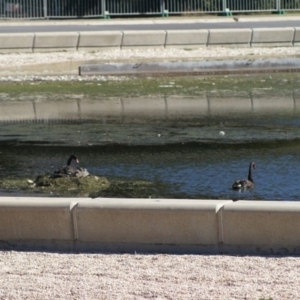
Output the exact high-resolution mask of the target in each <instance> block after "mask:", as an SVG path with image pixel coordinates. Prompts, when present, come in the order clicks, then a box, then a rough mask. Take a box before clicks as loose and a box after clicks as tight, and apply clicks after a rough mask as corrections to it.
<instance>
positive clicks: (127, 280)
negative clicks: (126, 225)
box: [0, 47, 300, 300]
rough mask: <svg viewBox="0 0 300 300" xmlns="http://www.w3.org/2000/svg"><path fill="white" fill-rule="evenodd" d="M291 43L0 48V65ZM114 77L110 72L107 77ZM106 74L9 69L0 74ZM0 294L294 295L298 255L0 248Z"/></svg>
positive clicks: (255, 53) (229, 53) (195, 53)
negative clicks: (29, 51)
mask: <svg viewBox="0 0 300 300" xmlns="http://www.w3.org/2000/svg"><path fill="white" fill-rule="evenodd" d="M298 53H299V49H298V48H292V47H290V48H285V47H284V48H256V49H253V48H247V49H244V48H240V49H230V48H209V49H208V48H203V49H202V48H201V49H195V50H189V51H187V50H180V49H159V50H157V49H143V50H141V49H138V50H110V51H101V52H70V53H68V52H57V53H35V54H3V55H0V67H6V66H9V67H12V66H19V65H34V64H42V63H49V64H50V63H53V62H62V61H70V60H73V61H76V60H78V61H79V60H80V61H81V60H91V59H99V60H102V61H122V60H123V61H124V60H126V61H127V60H128V59H137V58H139V59H145V60H151V59H168V60H174V59H198V60H199V59H204V58H226V57H227V58H228V57H230V58H233V57H245V56H251V57H274V56H276V57H283V56H285V57H286V56H296V55H298ZM110 78H111V79H114V77H110ZM36 79H41V80H105V78H104V77H93V78H82V77H79V76H52V77H51V76H18V74H17V73H16V75H15V76H10V77H5V76H4V77H0V80H9V81H11V80H17V81H20V80H36ZM0 266H1V268H0V275H1V276H0V299H149V298H151V299H213V300H217V299H226V300H228V299H251V300H252V299H257V300H258V299H268V300H270V299H274V300H275V299H280V300H282V299H299V294H300V257H255V256H249V257H247V256H222V255H215V256H209V255H162V254H157V255H141V254H135V255H130V254H110V255H108V254H57V253H35V252H14V251H9V252H6V251H2V252H0Z"/></svg>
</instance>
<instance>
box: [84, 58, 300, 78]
mask: <svg viewBox="0 0 300 300" xmlns="http://www.w3.org/2000/svg"><path fill="white" fill-rule="evenodd" d="M291 70H292V71H296V70H300V59H299V58H296V57H295V58H294V57H292V58H280V59H279V58H278V59H275V58H270V59H240V60H202V61H175V62H168V61H161V62H153V63H106V64H86V65H82V66H80V68H79V74H80V75H143V74H161V73H164V74H180V73H189V74H203V75H206V74H239V73H259V72H272V71H276V72H278V71H291Z"/></svg>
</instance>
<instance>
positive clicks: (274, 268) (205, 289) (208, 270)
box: [0, 252, 300, 300]
mask: <svg viewBox="0 0 300 300" xmlns="http://www.w3.org/2000/svg"><path fill="white" fill-rule="evenodd" d="M0 266H1V268H0V299H43V300H44V299H51V300H52V299H66V300H67V299H88V300H90V299H109V300H110V299H180V300H182V299H201V300H202V299H212V300H217V299H219V300H221V299H224V300H231V299H239V300H241V299H249V300H252V299H257V300H258V299H271V298H272V299H274V300H276V299H278V300H285V299H294V300H296V299H299V296H300V258H299V257H284V258H280V257H247V256H245V257H238V256H222V255H216V256H209V255H203V256H202V255H162V254H157V255H140V254H110V255H108V254H57V253H30V252H0Z"/></svg>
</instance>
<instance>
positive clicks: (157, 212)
mask: <svg viewBox="0 0 300 300" xmlns="http://www.w3.org/2000/svg"><path fill="white" fill-rule="evenodd" d="M0 228H1V231H0V249H6V250H22V249H27V250H28V249H29V250H43V251H44V250H47V251H48V250H49V251H53V250H54V251H60V250H64V251H85V252H90V251H98V252H99V251H100V252H107V251H117V252H122V251H127V252H128V251H129V252H134V251H142V252H164V253H211V254H214V253H229V254H234V253H235V254H243V253H244V254H255V255H261V254H263V255H267V254H271V255H274V254H286V255H299V254H300V240H299V235H300V203H298V202H276V201H237V202H232V201H231V200H186V199H182V200H178V199H177V200H172V199H111V198H99V199H87V198H75V199H70V198H26V197H24V198H21V197H20V198H17V197H3V198H0Z"/></svg>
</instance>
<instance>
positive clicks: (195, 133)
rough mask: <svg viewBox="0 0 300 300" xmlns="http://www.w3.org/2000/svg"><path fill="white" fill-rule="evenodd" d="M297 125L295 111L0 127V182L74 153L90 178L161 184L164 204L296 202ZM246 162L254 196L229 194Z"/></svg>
mask: <svg viewBox="0 0 300 300" xmlns="http://www.w3.org/2000/svg"><path fill="white" fill-rule="evenodd" d="M299 125H300V113H299V112H296V111H292V112H283V113H278V112H277V113H276V114H271V113H261V112H260V113H256V112H255V111H254V112H253V111H252V112H249V113H246V114H245V113H244V114H242V113H230V114H218V115H214V114H209V115H205V116H199V117H197V118H195V117H194V116H193V117H186V116H185V117H182V118H179V117H177V118H175V119H174V118H171V119H168V118H164V119H159V120H158V119H156V120H149V119H143V118H142V119H139V118H128V119H126V118H123V119H122V120H119V119H117V120H114V119H103V120H102V121H101V122H95V121H93V122H82V123H65V124H61V123H57V124H56V123H51V124H46V123H30V122H29V123H22V124H17V123H16V124H2V125H1V135H0V141H1V142H0V152H1V156H0V176H1V177H2V178H3V177H6V176H18V177H26V178H33V177H35V176H36V175H39V174H41V173H45V172H49V171H52V170H53V169H54V168H56V167H58V166H60V165H62V164H64V163H65V162H66V159H67V158H68V156H69V155H70V154H71V153H76V154H77V155H78V156H79V157H80V160H81V166H82V167H85V168H87V169H88V170H89V171H90V173H93V174H96V175H102V176H106V177H108V178H109V177H126V178H129V179H132V178H139V179H147V180H152V181H155V182H164V183H168V184H170V186H172V189H173V192H174V193H173V194H172V195H169V197H181V196H184V197H189V198H202V199H203V198H214V199H215V198H221V199H263V200H293V201H298V200H299V199H300V184H299V181H300V169H299V168H298V162H299V161H300V151H299V150H300V131H299ZM220 131H224V132H225V135H220V134H219V132H220ZM252 160H254V161H255V162H256V164H257V170H256V171H254V174H253V178H254V180H255V182H256V188H255V190H254V191H253V192H242V193H241V192H236V191H233V190H232V189H231V185H232V183H233V181H234V180H236V179H244V178H246V177H247V171H248V165H249V162H250V161H252ZM2 194H4V192H3V191H2ZM0 195H1V192H0ZM162 196H165V195H162Z"/></svg>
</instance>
